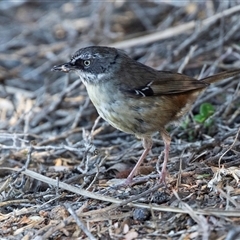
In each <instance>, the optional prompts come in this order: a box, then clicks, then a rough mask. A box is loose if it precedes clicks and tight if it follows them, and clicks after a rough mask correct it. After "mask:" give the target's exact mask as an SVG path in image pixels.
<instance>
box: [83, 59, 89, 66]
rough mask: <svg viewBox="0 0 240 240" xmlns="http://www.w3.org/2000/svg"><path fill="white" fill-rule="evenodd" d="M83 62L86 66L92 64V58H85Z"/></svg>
mask: <svg viewBox="0 0 240 240" xmlns="http://www.w3.org/2000/svg"><path fill="white" fill-rule="evenodd" d="M83 64H84V66H85V67H89V66H90V64H91V61H90V60H84V61H83Z"/></svg>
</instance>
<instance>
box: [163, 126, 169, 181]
mask: <svg viewBox="0 0 240 240" xmlns="http://www.w3.org/2000/svg"><path fill="white" fill-rule="evenodd" d="M160 134H161V136H162V139H163V142H164V161H163V165H162V171H161V174H160V182H164V183H166V176H167V162H168V156H169V151H170V143H171V137H170V135H169V133H168V132H167V131H166V130H162V131H160Z"/></svg>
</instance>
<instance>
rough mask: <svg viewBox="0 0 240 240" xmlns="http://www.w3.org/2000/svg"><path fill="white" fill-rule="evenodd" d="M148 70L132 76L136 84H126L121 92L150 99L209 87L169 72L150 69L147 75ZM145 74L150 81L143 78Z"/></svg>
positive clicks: (202, 82)
mask: <svg viewBox="0 0 240 240" xmlns="http://www.w3.org/2000/svg"><path fill="white" fill-rule="evenodd" d="M147 69H148V68H147ZM147 69H145V71H143V72H142V73H141V72H139V71H138V74H134V75H133V76H132V77H133V78H134V79H135V81H132V82H134V83H132V84H131V85H130V84H128V83H126V82H125V84H123V85H122V86H121V87H120V90H121V91H122V92H124V93H125V94H127V95H129V96H132V97H148V96H160V95H171V94H177V93H183V92H188V91H191V90H196V89H201V88H205V87H207V86H208V85H209V84H208V83H206V82H204V81H199V80H196V79H194V78H192V77H188V76H186V75H183V74H180V73H173V72H169V71H150V70H149V69H148V70H149V71H148V72H147V74H146V70H147ZM143 70H144V69H143ZM151 70H152V69H151ZM144 73H145V74H144ZM143 74H144V75H146V76H148V79H145V78H143V77H142V76H143ZM137 76H140V78H139V79H140V80H139V79H137Z"/></svg>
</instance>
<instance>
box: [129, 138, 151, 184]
mask: <svg viewBox="0 0 240 240" xmlns="http://www.w3.org/2000/svg"><path fill="white" fill-rule="evenodd" d="M142 144H143V148H144V152H143V153H142V155H141V157H140V158H139V160H138V162H137V164H136V165H135V167H134V168H133V170H132V171H131V173H130V174H129V175H128V177H127V179H126V182H125V184H126V185H131V183H132V181H133V177H134V176H135V175H136V173H137V170H138V168H139V167H140V165H141V164H142V161H143V160H144V159H145V157H146V156H147V155H148V153H149V151H150V150H151V148H152V145H153V143H152V138H151V137H145V138H143V139H142Z"/></svg>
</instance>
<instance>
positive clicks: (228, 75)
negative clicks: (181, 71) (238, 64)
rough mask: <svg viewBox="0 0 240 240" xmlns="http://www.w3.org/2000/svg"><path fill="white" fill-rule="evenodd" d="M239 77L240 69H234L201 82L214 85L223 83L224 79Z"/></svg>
mask: <svg viewBox="0 0 240 240" xmlns="http://www.w3.org/2000/svg"><path fill="white" fill-rule="evenodd" d="M237 75H240V69H233V70H229V71H225V72H221V73H218V74H215V75H212V76H209V77H206V78H203V79H201V81H204V82H207V83H214V82H218V81H221V80H223V79H227V78H231V77H235V76H237Z"/></svg>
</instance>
